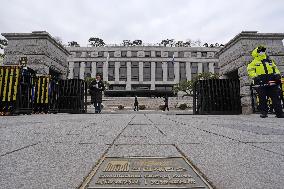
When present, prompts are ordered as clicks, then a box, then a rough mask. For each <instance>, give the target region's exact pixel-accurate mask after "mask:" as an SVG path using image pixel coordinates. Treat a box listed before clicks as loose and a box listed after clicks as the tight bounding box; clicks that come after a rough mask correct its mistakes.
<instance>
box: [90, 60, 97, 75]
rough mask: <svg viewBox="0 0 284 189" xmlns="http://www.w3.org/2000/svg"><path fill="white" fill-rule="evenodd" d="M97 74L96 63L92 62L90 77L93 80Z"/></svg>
mask: <svg viewBox="0 0 284 189" xmlns="http://www.w3.org/2000/svg"><path fill="white" fill-rule="evenodd" d="M96 74H97V63H96V62H92V73H91V77H92V78H95V77H96Z"/></svg>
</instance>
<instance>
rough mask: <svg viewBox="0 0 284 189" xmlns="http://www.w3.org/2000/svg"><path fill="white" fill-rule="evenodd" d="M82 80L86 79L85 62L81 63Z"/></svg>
mask: <svg viewBox="0 0 284 189" xmlns="http://www.w3.org/2000/svg"><path fill="white" fill-rule="evenodd" d="M79 78H80V79H85V62H80V77H79Z"/></svg>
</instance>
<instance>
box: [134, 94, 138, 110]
mask: <svg viewBox="0 0 284 189" xmlns="http://www.w3.org/2000/svg"><path fill="white" fill-rule="evenodd" d="M138 105H139V103H138V99H137V96H135V100H134V111H139V107H138Z"/></svg>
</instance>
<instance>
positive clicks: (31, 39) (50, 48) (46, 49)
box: [2, 32, 69, 78]
mask: <svg viewBox="0 0 284 189" xmlns="http://www.w3.org/2000/svg"><path fill="white" fill-rule="evenodd" d="M2 35H3V36H4V37H5V38H6V39H7V40H8V46H7V47H6V48H5V58H4V64H5V65H13V64H19V59H20V57H23V56H26V57H27V59H28V67H30V68H32V69H34V70H35V71H37V73H38V74H43V75H46V74H49V70H50V69H52V70H54V71H56V72H58V73H60V74H61V77H62V78H66V76H67V71H68V65H67V56H68V55H69V52H68V51H67V50H66V49H65V48H64V47H63V46H62V45H61V44H59V43H58V42H56V41H55V40H54V39H53V38H52V37H51V36H50V34H49V33H47V32H32V33H3V34H2Z"/></svg>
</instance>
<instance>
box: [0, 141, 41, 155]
mask: <svg viewBox="0 0 284 189" xmlns="http://www.w3.org/2000/svg"><path fill="white" fill-rule="evenodd" d="M39 143H41V142H37V143H34V144H30V145H27V146H24V147H22V148H18V149H16V150H12V151H10V152H6V153H5V154H1V155H0V157H3V156H6V155H9V154H12V153H14V152H18V151H20V150H24V149H26V148H29V147H32V146H35V145H38V144H39Z"/></svg>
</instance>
